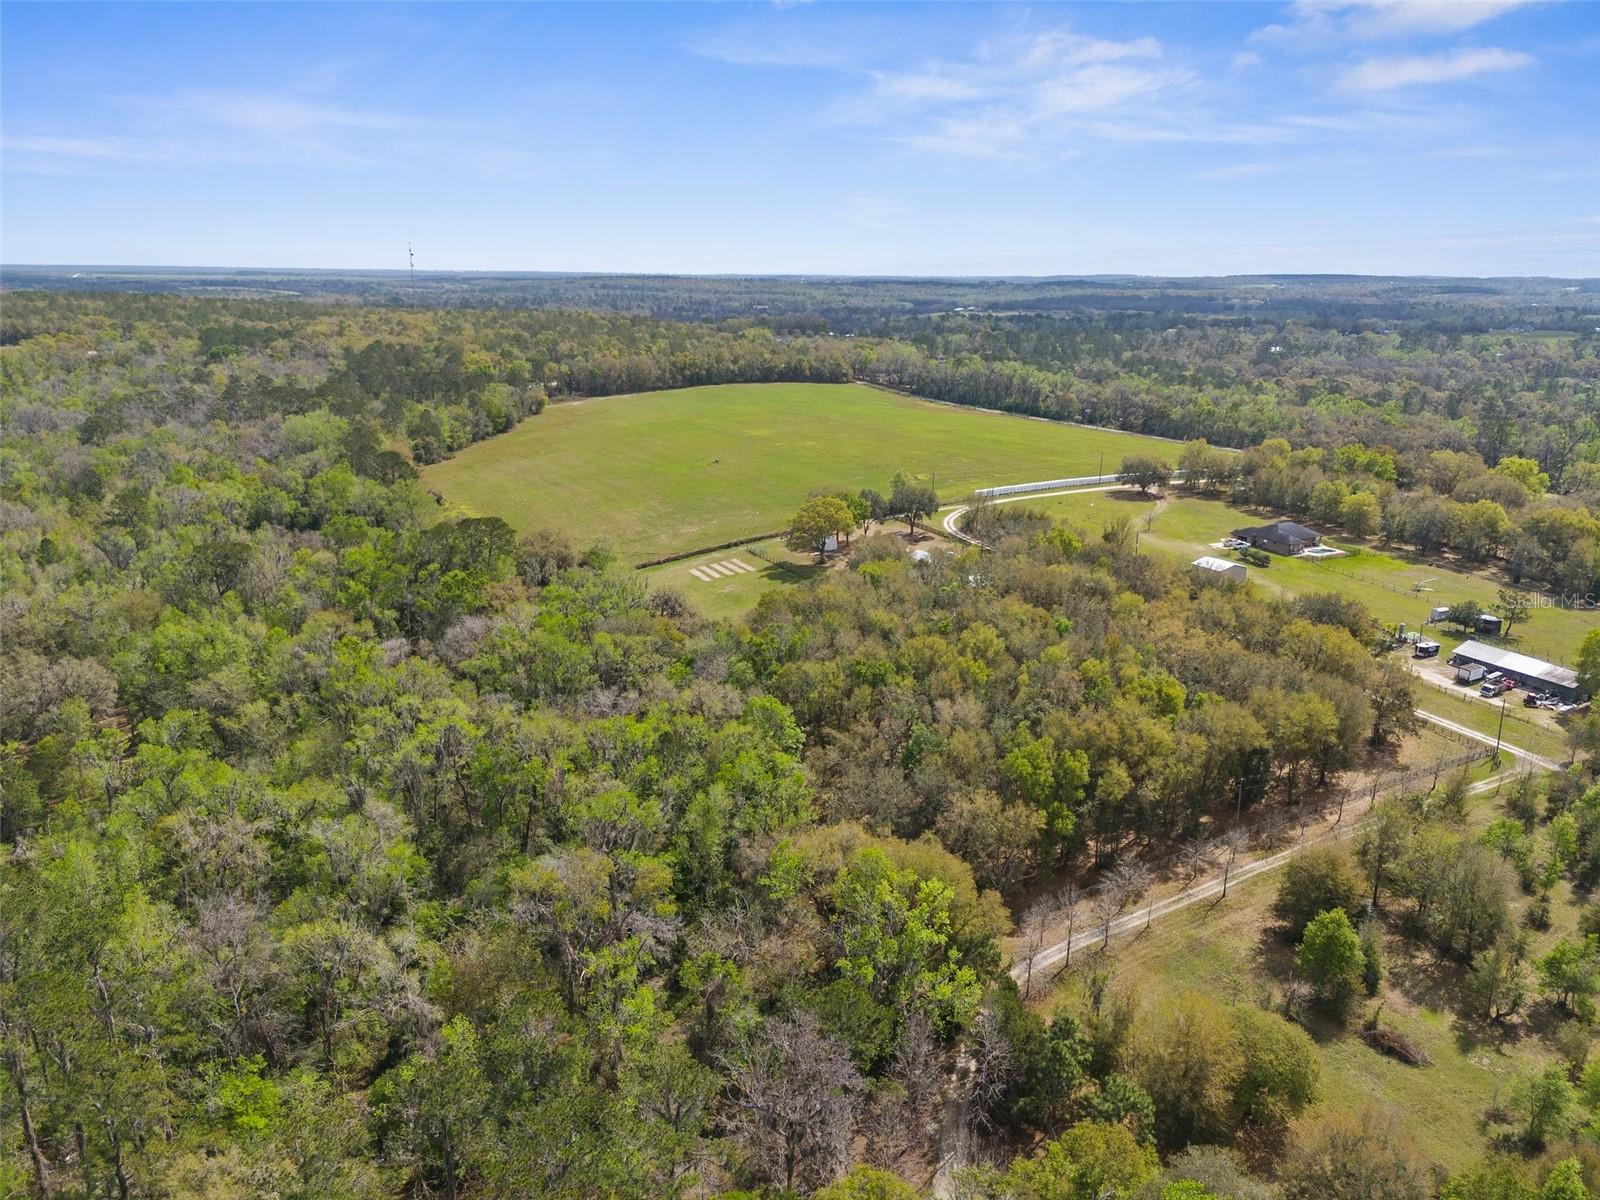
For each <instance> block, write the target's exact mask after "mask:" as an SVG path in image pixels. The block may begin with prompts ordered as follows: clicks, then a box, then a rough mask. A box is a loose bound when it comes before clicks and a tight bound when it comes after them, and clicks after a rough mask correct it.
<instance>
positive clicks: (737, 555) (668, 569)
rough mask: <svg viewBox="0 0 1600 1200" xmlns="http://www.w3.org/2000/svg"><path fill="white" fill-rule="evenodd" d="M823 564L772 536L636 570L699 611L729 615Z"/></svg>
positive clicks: (817, 570)
mask: <svg viewBox="0 0 1600 1200" xmlns="http://www.w3.org/2000/svg"><path fill="white" fill-rule="evenodd" d="M826 569H827V568H825V567H823V566H821V565H819V564H818V563H817V556H816V555H814V554H796V553H794V552H793V551H792V550H787V549H785V548H784V545H783V539H781V538H772V539H769V540H767V541H764V542H755V543H752V544H750V545H747V546H739V547H737V548H735V549H733V550H713V551H711V552H710V553H709V554H700V555H696V556H695V557H694V558H684V559H679V560H678V561H677V562H670V563H665V564H663V565H662V566H659V567H647V568H646V569H645V570H644V571H642V572H640V574H641V575H642V576H643V577H644V578H645V579H647V580H648V581H649V583H650V586H651V588H652V589H655V588H670V589H672V590H673V591H675V592H677V593H678V594H679V595H681V596H682V597H683V598H684V599H685V600H687V601H688V602H689V605H690V607H692V608H693V609H694V610H695V611H696V612H698V613H700V614H701V615H702V616H706V617H714V618H732V617H737V616H740V615H742V614H743V613H746V612H748V611H750V609H751V608H753V607H754V606H755V602H756V601H757V600H759V599H760V598H761V595H762V593H764V592H770V591H771V590H772V589H773V588H779V587H783V586H785V585H787V584H791V583H799V582H801V581H803V580H806V579H811V578H813V577H814V576H816V575H818V574H819V573H821V572H822V571H824V570H826Z"/></svg>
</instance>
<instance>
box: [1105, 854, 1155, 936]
mask: <svg viewBox="0 0 1600 1200" xmlns="http://www.w3.org/2000/svg"><path fill="white" fill-rule="evenodd" d="M1149 883H1150V871H1149V868H1147V867H1144V866H1141V865H1138V864H1133V863H1119V864H1118V865H1117V866H1115V867H1112V868H1111V869H1110V870H1108V871H1107V872H1106V873H1105V874H1104V875H1103V876H1101V878H1100V882H1099V883H1098V884H1096V885H1095V889H1094V897H1095V900H1094V915H1095V920H1096V922H1098V924H1099V925H1100V948H1101V949H1102V950H1104V949H1106V948H1108V947H1109V946H1110V945H1111V923H1112V922H1113V921H1115V920H1116V919H1117V918H1118V917H1119V916H1121V915H1122V913H1123V911H1124V910H1126V909H1127V907H1128V905H1129V904H1130V903H1132V902H1133V900H1134V899H1135V898H1136V897H1138V896H1139V894H1140V893H1141V892H1142V891H1143V890H1144V889H1145V888H1146V887H1148V886H1149Z"/></svg>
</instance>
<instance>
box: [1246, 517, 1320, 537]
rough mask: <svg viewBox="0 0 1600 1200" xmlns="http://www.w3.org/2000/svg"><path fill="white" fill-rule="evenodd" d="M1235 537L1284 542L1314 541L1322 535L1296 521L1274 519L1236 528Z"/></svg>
mask: <svg viewBox="0 0 1600 1200" xmlns="http://www.w3.org/2000/svg"><path fill="white" fill-rule="evenodd" d="M1233 536H1234V537H1239V538H1253V537H1254V538H1263V539H1265V538H1273V539H1275V540H1277V541H1282V542H1314V541H1316V540H1317V539H1318V538H1320V537H1321V536H1322V535H1321V534H1320V533H1318V532H1317V531H1316V530H1315V529H1308V528H1307V527H1306V526H1304V525H1301V524H1298V523H1297V522H1294V521H1274V522H1273V523H1272V524H1271V525H1256V526H1254V527H1252V528H1250V529H1235V530H1234V531H1233Z"/></svg>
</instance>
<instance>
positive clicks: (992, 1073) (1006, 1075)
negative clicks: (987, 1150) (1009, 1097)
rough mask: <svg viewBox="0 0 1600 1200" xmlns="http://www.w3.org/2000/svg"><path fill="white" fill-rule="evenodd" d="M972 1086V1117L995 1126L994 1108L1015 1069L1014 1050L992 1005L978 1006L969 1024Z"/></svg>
mask: <svg viewBox="0 0 1600 1200" xmlns="http://www.w3.org/2000/svg"><path fill="white" fill-rule="evenodd" d="M971 1046H972V1086H971V1089H970V1093H969V1096H970V1105H971V1111H972V1115H973V1120H974V1121H975V1122H976V1123H977V1124H978V1125H980V1126H982V1127H983V1128H985V1129H993V1128H994V1127H995V1112H996V1110H997V1108H998V1107H999V1104H1000V1099H1001V1097H1002V1096H1004V1095H1005V1093H1006V1089H1007V1088H1009V1087H1010V1086H1011V1077H1012V1074H1013V1072H1014V1071H1015V1070H1016V1053H1015V1051H1013V1049H1012V1047H1011V1039H1010V1038H1008V1037H1007V1036H1006V1031H1005V1028H1004V1027H1003V1026H1002V1025H1001V1023H1000V1014H999V1013H997V1012H995V1010H994V1008H993V1007H992V1006H991V1005H987V1004H986V1005H984V1006H983V1007H982V1008H981V1009H979V1010H978V1017H977V1020H976V1021H974V1022H973V1027H972V1037H971Z"/></svg>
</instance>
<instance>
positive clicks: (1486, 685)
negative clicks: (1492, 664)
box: [1478, 675, 1517, 696]
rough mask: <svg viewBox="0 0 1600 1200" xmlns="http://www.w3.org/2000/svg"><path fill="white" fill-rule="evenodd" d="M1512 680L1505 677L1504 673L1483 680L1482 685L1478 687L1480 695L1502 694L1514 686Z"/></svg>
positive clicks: (1514, 683)
mask: <svg viewBox="0 0 1600 1200" xmlns="http://www.w3.org/2000/svg"><path fill="white" fill-rule="evenodd" d="M1516 686H1517V685H1516V682H1515V681H1514V680H1510V679H1507V678H1506V677H1505V676H1504V675H1497V676H1494V677H1492V678H1489V679H1485V680H1484V681H1483V686H1482V687H1481V688H1479V689H1478V692H1479V694H1480V695H1484V696H1503V695H1505V694H1506V693H1507V692H1509V691H1510V690H1511V689H1512V688H1514V687H1516Z"/></svg>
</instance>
